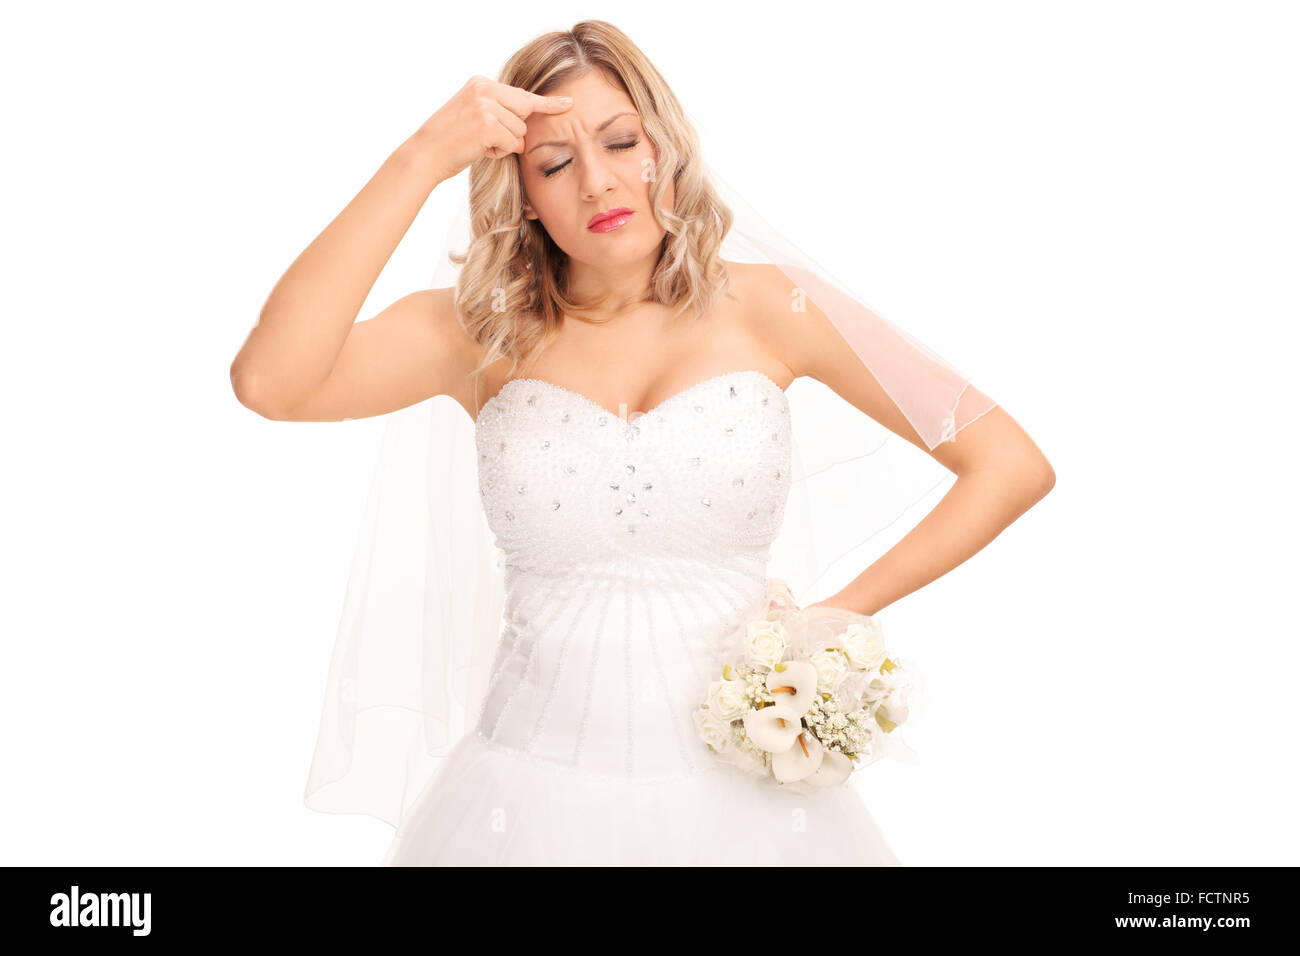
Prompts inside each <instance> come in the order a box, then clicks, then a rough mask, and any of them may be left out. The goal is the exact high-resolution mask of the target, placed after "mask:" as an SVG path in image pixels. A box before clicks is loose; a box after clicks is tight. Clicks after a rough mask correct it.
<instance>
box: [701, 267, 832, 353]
mask: <svg viewBox="0 0 1300 956" xmlns="http://www.w3.org/2000/svg"><path fill="white" fill-rule="evenodd" d="M724 263H725V265H726V267H727V273H728V275H729V276H730V278H731V293H732V294H733V295H734V296H736V298H737V299H738V300H739V302H740V305H741V309H740V314H741V316H742V317H743V320H744V322H745V324H746V326H747V328H748V330H749V332H750V333H751V334H752V335H753V336H754V338H755V339H756V340H757V341H758V342H759V343H761V345H762V347H763V348H764V349H766V350H767V351H769V352H770V353H771V354H772V355H773V357H775V358H776V359H778V360H780V361H781V362H783V363H784V364H785V365H786V366H787V367H788V368H789V369H790V372H791V373H792V375H793V376H794V377H796V378H798V377H800V376H804V375H811V376H814V377H817V371H818V362H817V358H818V355H819V354H822V353H823V352H824V349H825V348H826V347H827V346H828V345H833V344H834V343H835V339H836V338H838V336H836V337H835V338H832V337H831V336H830V335H828V333H829V332H833V331H834V329H833V326H831V324H830V321H829V320H828V319H827V318H826V316H825V315H824V314H822V312H821V310H820V309H818V308H817V307H816V306H815V305H813V304H812V302H811V301H809V300H808V298H807V296H806V295H804V294H803V290H801V289H799V288H798V287H797V286H796V285H795V283H794V282H793V281H792V280H791V279H790V277H789V276H788V275H786V274H785V273H784V272H783V271H782V270H781V269H779V268H778V267H777V266H775V265H772V264H771V263H767V262H727V261H726V260H724Z"/></svg>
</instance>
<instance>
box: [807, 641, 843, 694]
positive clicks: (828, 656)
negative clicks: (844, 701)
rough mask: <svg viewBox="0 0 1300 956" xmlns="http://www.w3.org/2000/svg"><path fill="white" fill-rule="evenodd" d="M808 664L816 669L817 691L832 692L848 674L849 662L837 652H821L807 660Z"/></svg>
mask: <svg viewBox="0 0 1300 956" xmlns="http://www.w3.org/2000/svg"><path fill="white" fill-rule="evenodd" d="M808 663H809V664H811V665H812V666H813V667H815V668H817V689H818V690H820V691H830V692H834V690H835V688H837V687H839V686H840V681H842V680H844V675H845V674H847V673H848V672H849V662H848V661H847V660H845V658H844V655H843V654H842V653H840V652H839V651H831V650H823V651H818V652H817V653H815V654H813V656H812V657H810V658H808Z"/></svg>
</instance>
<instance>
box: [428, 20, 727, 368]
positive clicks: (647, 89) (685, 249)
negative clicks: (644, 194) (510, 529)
mask: <svg viewBox="0 0 1300 956" xmlns="http://www.w3.org/2000/svg"><path fill="white" fill-rule="evenodd" d="M593 69H598V70H601V71H602V72H603V74H604V75H605V76H606V78H608V79H609V81H610V82H611V83H613V84H615V85H617V86H620V87H621V88H622V89H623V90H624V91H625V92H626V93H627V95H628V97H629V98H630V99H631V100H632V102H633V104H634V105H635V106H636V109H637V111H638V112H639V113H640V114H641V123H642V125H643V126H644V128H645V131H646V135H647V136H648V137H649V139H650V141H651V142H652V143H653V144H654V145H655V146H656V147H657V149H658V156H659V158H658V162H657V164H656V175H655V177H654V181H653V182H652V183H651V186H650V199H651V209H652V210H653V214H654V216H655V221H656V222H658V223H659V225H660V226H661V227H663V229H664V230H665V233H666V234H665V236H664V240H663V245H662V248H661V249H660V253H659V262H658V264H657V266H656V268H655V270H654V273H653V275H652V276H651V281H650V295H649V299H648V301H650V302H656V303H662V304H664V305H667V306H670V307H671V308H672V309H673V318H674V319H676V318H677V317H678V316H680V315H682V314H684V313H687V312H693V314H694V316H695V317H696V318H698V317H699V316H700V315H702V314H703V313H704V312H705V311H707V310H708V309H709V307H710V306H712V305H713V303H714V302H715V301H716V300H717V299H718V298H719V297H721V296H723V295H728V294H729V293H728V288H729V285H728V277H727V270H726V267H725V265H724V264H723V261H722V259H721V256H720V255H719V249H720V248H721V245H722V240H723V238H724V237H725V236H726V234H727V231H728V230H729V229H730V228H731V223H732V219H733V216H732V212H731V210H730V209H729V208H728V207H727V206H726V205H725V204H724V203H723V202H722V200H721V199H720V198H719V197H718V195H717V193H716V192H715V190H714V188H713V186H712V184H711V183H710V182H709V178H708V174H707V171H706V168H705V165H704V163H703V161H702V160H701V158H700V149H699V137H698V135H697V134H696V132H695V128H694V127H693V126H692V125H691V123H690V121H689V120H688V119H687V118H686V115H685V113H684V112H683V110H682V108H681V106H680V104H679V103H678V102H677V97H676V96H674V95H673V92H672V90H671V89H670V88H669V87H668V84H667V83H666V82H665V81H664V79H663V77H662V76H661V75H660V74H659V71H658V70H657V69H655V67H654V65H653V64H651V63H650V61H649V60H648V59H647V58H646V57H645V55H644V54H643V53H642V52H641V51H640V50H639V49H638V48H637V47H636V46H635V45H634V44H633V43H632V41H631V40H629V39H628V37H627V36H626V35H625V34H624V33H623V32H622V31H620V30H619V29H618V28H617V27H615V26H613V25H612V24H610V23H606V22H604V21H602V20H584V21H583V22H581V23H579V24H577V25H576V26H575V27H574V28H573V29H572V30H569V31H567V32H556V33H547V34H544V35H542V36H539V37H538V38H537V39H535V40H533V41H532V42H530V43H528V44H527V45H526V46H524V47H523V48H522V49H520V50H519V51H518V52H517V53H515V54H514V55H513V56H512V57H511V58H510V60H509V61H508V62H507V63H506V65H505V67H504V68H503V69H502V70H501V74H500V76H499V77H498V80H499V82H501V83H507V84H509V85H511V86H517V87H520V88H522V89H525V90H528V91H530V92H533V93H537V94H539V95H543V96H545V95H548V94H549V92H550V91H551V90H553V89H555V88H556V87H557V86H559V85H560V84H561V83H563V82H565V81H567V80H569V79H572V78H575V77H580V76H584V75H586V74H587V73H589V72H590V71H591V70H593ZM669 178H671V181H672V182H673V184H674V186H675V190H676V196H675V209H674V211H672V212H669V211H668V210H666V209H662V208H660V198H661V196H662V194H663V191H664V189H666V188H667V181H668V179H669ZM524 201H525V197H524V190H523V178H522V175H521V173H520V169H519V155H518V154H517V153H516V154H514V161H513V162H511V161H508V160H507V161H502V160H500V159H490V158H487V157H483V158H480V159H478V160H476V161H475V162H474V163H473V164H471V166H470V171H469V212H470V235H471V239H470V243H469V246H468V248H467V249H466V251H465V252H462V253H452V254H451V261H452V262H454V263H456V264H457V265H463V268H462V269H461V272H460V276H459V277H458V279H457V282H456V305H457V309H458V311H459V312H460V315H461V318H462V321H463V322H464V324H465V329H466V331H467V332H468V333H469V334H470V335H472V336H473V338H474V339H475V341H477V342H478V343H479V344H480V345H482V346H483V347H484V353H483V354H484V359H483V361H482V362H481V363H480V365H479V367H478V368H476V369H475V370H474V373H473V375H474V377H475V379H476V380H477V377H478V376H480V375H481V374H482V373H483V372H484V370H485V369H486V368H487V367H488V366H489V365H491V364H492V363H494V362H495V361H497V360H498V359H501V358H503V357H509V358H510V359H511V360H512V362H513V366H512V374H514V372H516V371H519V370H521V369H525V370H526V369H527V368H529V367H530V366H531V365H532V364H533V363H534V362H535V361H536V359H537V357H538V356H539V355H540V353H541V351H542V350H543V349H544V348H545V346H546V345H547V344H548V343H550V342H551V341H552V340H554V338H555V336H556V335H557V334H558V332H559V330H560V327H561V325H562V324H563V321H564V316H565V315H566V314H567V315H569V316H571V317H572V318H574V319H577V320H580V321H585V322H593V323H595V322H599V321H600V320H598V319H595V318H593V317H592V313H593V311H594V310H595V309H597V308H599V306H600V305H601V302H599V301H595V302H578V301H575V300H573V299H571V298H570V297H569V287H568V280H569V270H568V256H567V255H566V254H565V253H564V252H563V251H562V250H561V249H560V248H559V247H558V246H557V245H556V244H555V243H554V241H553V240H552V239H551V237H550V236H549V235H548V234H547V232H546V229H545V228H544V227H543V226H542V223H541V221H540V220H537V219H528V218H526V217H525V216H524V215H523V205H524ZM502 302H505V303H510V307H508V308H505V309H503V308H502V306H501V303H502Z"/></svg>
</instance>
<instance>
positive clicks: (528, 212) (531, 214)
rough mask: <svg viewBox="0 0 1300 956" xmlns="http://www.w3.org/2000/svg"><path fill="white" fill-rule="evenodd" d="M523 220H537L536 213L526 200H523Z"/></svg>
mask: <svg viewBox="0 0 1300 956" xmlns="http://www.w3.org/2000/svg"><path fill="white" fill-rule="evenodd" d="M524 218H525V219H536V218H537V213H536V211H535V210H534V209H533V204H532V203H530V202H529V201H528V200H527V199H525V200H524Z"/></svg>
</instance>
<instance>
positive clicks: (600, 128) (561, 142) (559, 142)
mask: <svg viewBox="0 0 1300 956" xmlns="http://www.w3.org/2000/svg"><path fill="white" fill-rule="evenodd" d="M636 115H637V114H636V113H633V112H632V111H631V110H624V111H623V112H621V113H615V114H614V115H613V116H611V117H610V118H609V119H607V120H605V122H603V123H601V124H600V125H599V126H597V127H596V132H597V133H601V132H604V130H605V127H606V126H608V125H609V124H610V123H612V122H614V120H616V119H618V118H619V117H620V116H636ZM568 145H569V141H568V140H567V139H553V140H549V141H547V142H545V143H538V144H536V145H535V146H531V147H529V149H528V152H529V153H531V152H532V151H533V150H535V149H540V148H541V147H543V146H568ZM525 155H527V154H525Z"/></svg>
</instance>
